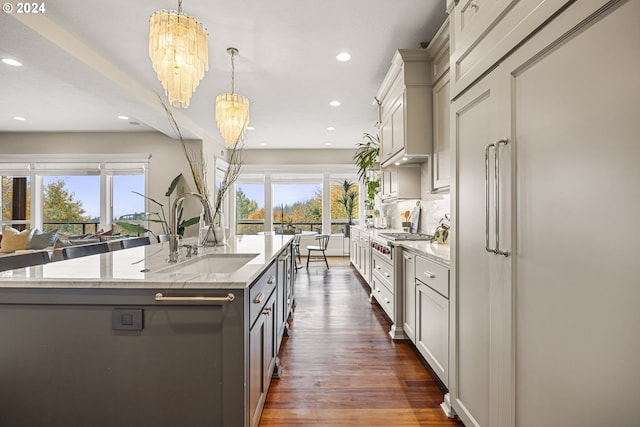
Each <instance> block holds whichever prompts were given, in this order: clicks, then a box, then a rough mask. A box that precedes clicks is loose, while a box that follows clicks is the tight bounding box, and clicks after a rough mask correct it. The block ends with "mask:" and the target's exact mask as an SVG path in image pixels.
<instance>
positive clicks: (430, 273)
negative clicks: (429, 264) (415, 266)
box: [424, 271, 436, 279]
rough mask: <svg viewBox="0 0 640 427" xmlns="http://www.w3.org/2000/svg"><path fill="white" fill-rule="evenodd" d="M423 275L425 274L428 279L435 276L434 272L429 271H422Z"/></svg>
mask: <svg viewBox="0 0 640 427" xmlns="http://www.w3.org/2000/svg"><path fill="white" fill-rule="evenodd" d="M424 275H425V276H427V277H428V278H429V279H435V278H436V275H435V274H433V273H432V272H430V271H425V272H424Z"/></svg>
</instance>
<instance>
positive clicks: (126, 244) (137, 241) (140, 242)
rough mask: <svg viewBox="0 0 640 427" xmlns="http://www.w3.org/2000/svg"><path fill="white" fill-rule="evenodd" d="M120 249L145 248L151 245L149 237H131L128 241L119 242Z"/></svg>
mask: <svg viewBox="0 0 640 427" xmlns="http://www.w3.org/2000/svg"><path fill="white" fill-rule="evenodd" d="M120 243H121V245H122V249H128V248H135V247H137V246H146V245H150V244H151V240H149V237H132V238H130V239H122V240H121V241H120Z"/></svg>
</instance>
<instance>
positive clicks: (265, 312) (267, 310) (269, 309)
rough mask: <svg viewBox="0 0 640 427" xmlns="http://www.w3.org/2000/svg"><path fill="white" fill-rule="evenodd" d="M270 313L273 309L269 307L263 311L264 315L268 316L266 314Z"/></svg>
mask: <svg viewBox="0 0 640 427" xmlns="http://www.w3.org/2000/svg"><path fill="white" fill-rule="evenodd" d="M269 313H271V307H267V308H265V309H264V310H262V314H265V315H266V314H269Z"/></svg>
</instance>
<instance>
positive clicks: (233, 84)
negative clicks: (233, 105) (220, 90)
mask: <svg viewBox="0 0 640 427" xmlns="http://www.w3.org/2000/svg"><path fill="white" fill-rule="evenodd" d="M235 54H236V53H235V51H233V50H232V51H231V93H232V94H233V93H235V91H236V66H235V62H234V60H233V59H234V57H235Z"/></svg>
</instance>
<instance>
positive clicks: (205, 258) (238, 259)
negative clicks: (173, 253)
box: [156, 254, 258, 274]
mask: <svg viewBox="0 0 640 427" xmlns="http://www.w3.org/2000/svg"><path fill="white" fill-rule="evenodd" d="M256 256H258V254H204V255H199V256H195V257H193V258H187V259H185V260H184V261H181V262H178V263H177V264H171V265H170V266H168V267H165V268H162V269H159V270H156V272H157V273H178V272H180V273H186V274H192V273H195V274H198V273H205V274H207V273H235V272H236V271H238V270H239V269H240V268H242V267H244V266H245V265H246V264H247V263H248V262H249V261H251V260H252V259H254V258H255V257H256Z"/></svg>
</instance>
